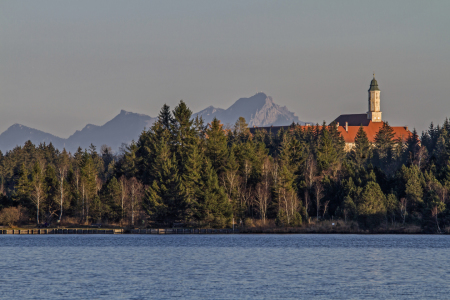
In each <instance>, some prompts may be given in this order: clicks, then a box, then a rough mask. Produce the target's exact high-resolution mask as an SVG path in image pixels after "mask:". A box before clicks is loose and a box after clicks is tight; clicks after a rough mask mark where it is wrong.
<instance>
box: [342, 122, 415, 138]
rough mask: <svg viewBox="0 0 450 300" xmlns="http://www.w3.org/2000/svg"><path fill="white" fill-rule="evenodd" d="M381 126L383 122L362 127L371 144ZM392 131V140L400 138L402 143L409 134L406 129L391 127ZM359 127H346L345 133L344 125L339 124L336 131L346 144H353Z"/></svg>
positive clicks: (370, 123)
mask: <svg viewBox="0 0 450 300" xmlns="http://www.w3.org/2000/svg"><path fill="white" fill-rule="evenodd" d="M382 126H383V122H372V121H369V125H367V126H363V129H364V131H365V132H366V134H367V138H368V139H369V141H370V142H371V143H373V142H375V135H376V134H377V132H378V131H379V130H380V128H381V127H382ZM392 129H394V134H395V136H394V139H398V138H402V140H403V141H406V139H407V138H408V136H409V135H410V134H411V132H410V131H409V130H408V127H398V126H396V127H393V126H392ZM358 130H359V126H348V131H345V124H343V126H342V124H339V127H338V131H339V132H340V133H341V135H342V137H343V138H344V140H345V142H346V143H354V142H355V137H356V134H357V133H358Z"/></svg>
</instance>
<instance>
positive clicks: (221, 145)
mask: <svg viewBox="0 0 450 300" xmlns="http://www.w3.org/2000/svg"><path fill="white" fill-rule="evenodd" d="M206 135H207V136H208V138H207V139H206V156H207V157H208V158H209V159H210V161H211V164H212V166H213V168H214V170H215V171H216V172H217V173H220V172H221V171H222V170H223V167H224V162H225V159H226V156H227V137H226V135H225V132H224V131H223V129H222V124H220V122H219V120H217V119H216V118H214V119H213V121H212V122H211V125H210V127H209V129H207V130H206Z"/></svg>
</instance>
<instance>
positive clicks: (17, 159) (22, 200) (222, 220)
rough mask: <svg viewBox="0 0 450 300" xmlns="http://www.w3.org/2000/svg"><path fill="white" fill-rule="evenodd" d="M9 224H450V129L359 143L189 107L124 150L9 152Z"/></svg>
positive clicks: (169, 114)
mask: <svg viewBox="0 0 450 300" xmlns="http://www.w3.org/2000/svg"><path fill="white" fill-rule="evenodd" d="M0 180H1V181H0V194H1V195H2V196H1V197H2V198H1V201H0V209H1V212H0V222H3V224H13V223H14V222H20V221H21V222H29V223H31V222H36V223H44V222H47V223H50V222H58V221H61V222H69V221H70V222H72V223H82V224H88V223H103V224H105V223H115V224H121V225H131V226H137V225H139V226H142V225H145V226H147V225H149V226H173V225H180V223H181V224H184V225H185V226H210V227H227V226H231V223H232V220H233V219H234V221H235V224H237V225H241V224H245V225H249V224H250V223H252V222H255V221H256V220H258V221H257V222H258V223H259V225H261V226H264V225H269V224H271V225H276V226H300V225H301V224H302V223H305V222H307V223H310V222H317V221H319V220H323V219H326V220H331V219H332V220H337V219H341V220H344V221H346V222H348V221H356V222H358V224H359V226H360V227H361V228H369V229H371V228H376V227H378V226H389V225H390V224H405V223H408V224H415V225H419V226H421V227H422V228H423V229H424V231H425V232H439V231H441V230H442V229H443V228H445V227H446V226H449V225H450V224H449V223H450V210H449V208H448V207H447V205H446V204H447V202H448V195H449V191H450V122H449V121H448V120H446V121H445V122H444V124H443V125H442V126H437V127H434V126H433V124H432V125H430V127H429V129H428V130H427V131H426V132H423V133H422V135H421V136H420V137H419V136H418V134H417V133H416V131H415V130H414V131H413V132H412V134H411V135H410V136H409V137H407V139H406V140H395V139H394V131H393V129H392V128H391V127H390V126H389V124H387V123H385V124H384V125H383V126H382V128H381V129H380V130H379V132H378V133H377V134H376V137H375V142H374V143H373V144H371V143H370V142H369V140H368V138H367V136H366V134H365V132H364V130H363V129H362V127H361V128H360V130H359V131H358V134H357V137H356V140H355V147H354V148H353V149H352V150H351V151H350V152H346V151H345V142H344V140H343V138H342V136H341V135H340V134H339V132H338V130H337V128H336V126H335V124H331V125H326V124H325V123H324V124H323V125H321V126H319V125H316V126H307V127H300V126H294V125H293V126H291V128H290V129H289V130H283V129H281V130H279V131H278V132H277V134H276V135H272V134H270V133H267V132H266V131H264V130H258V131H256V132H255V133H254V134H251V133H250V130H249V128H248V127H247V124H246V123H245V119H243V118H240V119H239V120H238V121H237V122H236V124H235V125H234V127H233V128H229V129H225V128H224V127H223V125H222V124H221V123H220V121H219V120H216V119H214V120H213V122H212V123H211V124H204V123H203V121H202V120H201V119H200V118H192V112H191V110H190V109H189V108H188V107H187V106H186V104H185V103H184V102H183V101H181V102H180V103H179V105H178V106H177V107H175V109H174V110H173V111H171V110H170V109H169V107H168V106H166V105H164V106H163V108H162V110H161V112H160V114H159V116H158V121H157V122H156V123H155V124H154V125H153V126H152V127H151V128H150V129H148V130H144V131H143V132H142V134H141V135H140V137H139V140H138V141H136V142H133V143H131V144H130V145H128V146H126V147H125V148H124V149H123V151H122V153H120V155H113V153H112V152H111V149H110V148H108V147H106V146H103V147H102V149H100V152H97V150H96V148H95V147H94V146H91V147H90V148H89V149H86V150H82V149H78V151H77V152H76V153H74V154H70V153H67V152H66V151H62V152H60V151H58V150H57V149H55V148H54V147H53V146H52V145H51V144H49V145H45V144H43V145H39V146H34V145H33V144H32V143H31V142H27V143H25V145H24V146H23V147H17V148H15V149H14V150H12V151H9V152H7V153H6V154H4V155H3V154H0Z"/></svg>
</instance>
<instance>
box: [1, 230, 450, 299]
mask: <svg viewBox="0 0 450 300" xmlns="http://www.w3.org/2000/svg"><path fill="white" fill-rule="evenodd" d="M449 249H450V236H425V235H165V236H164V235H162V236H158V235H113V236H111V235H42V236H11V235H2V236H0V298H1V299H44V298H49V299H62V298H64V299H90V298H95V299H130V298H131V299H147V298H157V299H164V298H182V299H185V298H191V299H215V298H221V299H241V298H249V299H277V298H278V299H279V298H292V299H298V298H303V299H311V298H318V299H330V298H332V299H349V298H350V299H351V298H353V299H373V298H393V299H412V298H415V299H423V298H433V299H445V298H448V295H449V294H450V285H449V284H448V279H449V278H450V262H449V261H450V260H449V259H448V252H449Z"/></svg>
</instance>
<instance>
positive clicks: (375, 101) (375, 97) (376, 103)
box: [367, 73, 382, 122]
mask: <svg viewBox="0 0 450 300" xmlns="http://www.w3.org/2000/svg"><path fill="white" fill-rule="evenodd" d="M367 119H369V120H371V121H372V122H382V119H381V110H380V89H379V88H378V82H377V80H376V79H375V73H374V74H373V79H372V81H371V82H370V88H369V111H368V112H367Z"/></svg>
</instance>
